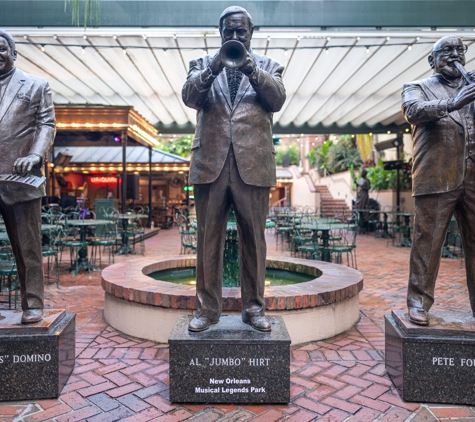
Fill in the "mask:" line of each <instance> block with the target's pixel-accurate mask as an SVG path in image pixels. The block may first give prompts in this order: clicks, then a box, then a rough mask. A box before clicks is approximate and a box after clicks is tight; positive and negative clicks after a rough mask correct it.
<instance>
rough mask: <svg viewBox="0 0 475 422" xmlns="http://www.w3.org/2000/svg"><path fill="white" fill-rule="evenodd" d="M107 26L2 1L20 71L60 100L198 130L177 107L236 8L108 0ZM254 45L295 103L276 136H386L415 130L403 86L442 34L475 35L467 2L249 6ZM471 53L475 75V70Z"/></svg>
mask: <svg viewBox="0 0 475 422" xmlns="http://www.w3.org/2000/svg"><path fill="white" fill-rule="evenodd" d="M100 3H101V8H102V11H101V17H100V18H99V20H97V19H96V17H95V16H92V18H91V19H92V21H89V24H88V25H89V27H88V28H87V29H85V28H83V27H71V26H70V25H71V21H70V18H71V14H70V10H69V13H66V12H64V1H63V0H61V1H59V0H55V1H42V2H32V1H21V2H11V1H1V0H0V26H2V27H4V28H5V29H6V30H8V31H10V32H11V33H12V34H13V35H14V36H15V39H16V41H17V43H18V46H17V47H18V51H19V58H18V62H17V64H18V67H20V68H22V69H24V70H25V71H27V72H29V73H32V74H35V75H38V76H41V77H43V78H46V79H47V80H48V81H49V83H50V85H51V87H52V89H53V92H54V100H55V103H56V104H78V103H87V104H103V105H132V106H133V107H134V108H135V109H136V110H137V111H138V112H139V113H140V114H141V115H142V116H144V118H145V119H147V120H148V121H149V122H151V123H152V124H153V125H154V126H155V127H156V128H157V129H159V130H160V131H161V133H167V132H168V133H192V132H193V131H194V124H195V111H194V110H192V109H189V108H187V107H185V106H184V105H183V103H182V101H181V88H182V86H183V83H184V81H185V79H186V75H187V71H188V64H189V61H190V60H191V59H193V58H197V57H199V56H202V55H203V54H205V53H209V54H214V53H215V52H216V51H217V50H218V49H219V46H220V37H219V31H218V29H217V21H218V17H219V14H220V13H221V11H222V10H223V9H224V8H225V7H227V6H229V5H231V4H232V3H233V2H230V1H199V2H197V1H194V2H193V1H176V2H170V1H159V0H151V1H135V2H131V1H103V2H100ZM241 4H242V6H244V7H247V8H248V10H249V12H250V13H251V14H252V15H253V18H254V24H255V25H256V31H255V33H254V39H253V43H252V45H253V49H254V51H255V52H256V53H259V54H266V55H268V56H270V57H272V58H274V59H275V60H277V61H279V62H280V63H282V64H283V65H285V72H284V83H285V86H286V89H287V97H288V99H287V102H286V103H285V105H284V108H283V109H282V110H281V111H280V112H279V113H276V115H275V119H274V122H275V132H276V133H368V132H373V133H386V132H388V131H392V132H395V131H400V130H404V129H406V128H407V125H406V124H405V122H404V119H403V117H402V115H401V112H400V92H401V89H402V85H403V84H404V83H405V82H407V81H411V80H414V79H419V78H424V77H427V76H429V75H430V74H431V69H430V68H429V66H428V63H427V56H428V54H429V52H430V51H431V47H432V44H433V43H434V41H435V40H436V39H438V38H440V37H441V36H444V35H449V34H451V35H452V34H453V35H457V36H460V37H462V38H463V39H464V40H465V42H466V43H467V45H469V46H470V45H471V44H472V43H473V40H474V37H475V34H474V32H473V25H472V23H471V21H470V19H469V18H468V17H469V16H473V12H475V3H473V2H466V1H448V0H439V1H411V2H407V1H398V0H389V1H381V0H373V1H365V0H361V1H358V0H353V1H327V0H319V1H317V0H308V1H285V2H283V1H272V0H265V1H264V0H263V1H253V2H250V1H244V2H241ZM474 58H475V50H474V49H472V48H469V50H468V53H467V69H469V70H471V69H472V68H473V66H474V65H475V63H474V62H473V60H474Z"/></svg>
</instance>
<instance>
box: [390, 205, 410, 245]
mask: <svg viewBox="0 0 475 422" xmlns="http://www.w3.org/2000/svg"><path fill="white" fill-rule="evenodd" d="M391 214H392V215H395V216H396V217H404V238H403V239H402V241H401V242H399V243H398V244H397V245H396V247H397V248H402V247H404V246H407V247H409V248H410V247H412V241H411V223H410V221H411V217H413V216H414V214H413V213H410V212H391Z"/></svg>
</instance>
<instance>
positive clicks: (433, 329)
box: [385, 311, 475, 405]
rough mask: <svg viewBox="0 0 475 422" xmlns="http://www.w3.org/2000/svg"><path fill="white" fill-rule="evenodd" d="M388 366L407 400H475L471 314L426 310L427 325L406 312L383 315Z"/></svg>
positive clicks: (474, 320) (474, 328) (474, 340)
mask: <svg viewBox="0 0 475 422" xmlns="http://www.w3.org/2000/svg"><path fill="white" fill-rule="evenodd" d="M385 325H386V327H385V331H386V370H387V371H388V373H389V376H390V377H391V379H392V381H393V383H394V385H395V386H396V387H397V388H398V390H399V391H400V393H401V396H402V398H403V399H404V400H406V401H415V402H426V403H452V404H470V405H474V404H475V382H474V381H473V380H474V377H475V318H473V316H472V314H471V313H470V314H469V313H455V312H437V313H431V314H430V324H429V326H426V327H424V326H419V325H415V324H413V323H411V322H410V321H409V316H408V314H407V311H392V313H391V314H387V315H386V316H385Z"/></svg>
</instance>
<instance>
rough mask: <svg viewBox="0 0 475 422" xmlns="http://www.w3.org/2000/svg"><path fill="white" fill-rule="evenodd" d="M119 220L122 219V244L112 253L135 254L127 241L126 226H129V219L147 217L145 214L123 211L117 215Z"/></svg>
mask: <svg viewBox="0 0 475 422" xmlns="http://www.w3.org/2000/svg"><path fill="white" fill-rule="evenodd" d="M118 218H119V220H122V229H123V232H122V244H121V246H120V248H119V249H117V250H116V251H115V252H114V253H115V254H116V255H122V254H126V255H128V254H129V253H130V254H137V252H135V251H134V250H133V249H132V248H131V247H130V241H129V235H128V233H127V228H128V226H129V220H135V219H138V218H148V215H146V214H134V213H125V214H119V215H118Z"/></svg>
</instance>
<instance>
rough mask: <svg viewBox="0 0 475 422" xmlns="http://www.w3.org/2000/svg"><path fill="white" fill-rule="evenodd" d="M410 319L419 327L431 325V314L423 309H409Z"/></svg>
mask: <svg viewBox="0 0 475 422" xmlns="http://www.w3.org/2000/svg"><path fill="white" fill-rule="evenodd" d="M409 319H410V320H411V322H413V323H414V324H417V325H429V314H428V313H427V312H426V311H425V310H424V309H421V308H409Z"/></svg>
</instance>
